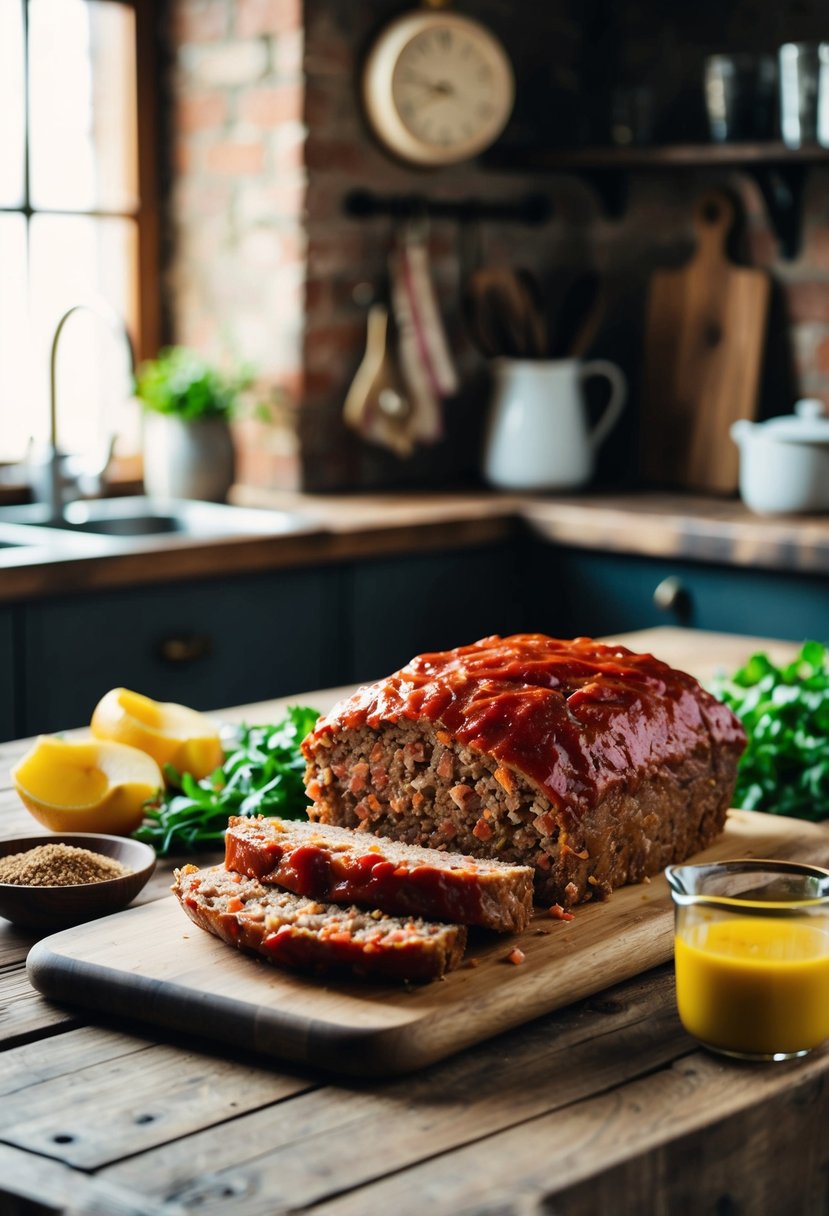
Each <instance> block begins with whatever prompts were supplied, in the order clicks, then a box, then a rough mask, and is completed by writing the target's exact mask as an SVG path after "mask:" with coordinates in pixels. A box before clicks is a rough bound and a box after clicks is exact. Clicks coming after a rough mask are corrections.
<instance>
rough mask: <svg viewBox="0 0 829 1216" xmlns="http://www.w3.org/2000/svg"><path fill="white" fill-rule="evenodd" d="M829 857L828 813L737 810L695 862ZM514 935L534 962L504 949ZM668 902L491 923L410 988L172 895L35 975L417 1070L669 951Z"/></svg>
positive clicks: (269, 1044) (367, 1071)
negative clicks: (208, 919) (517, 959)
mask: <svg viewBox="0 0 829 1216" xmlns="http://www.w3.org/2000/svg"><path fill="white" fill-rule="evenodd" d="M745 856H749V857H751V856H753V857H764V856H765V857H778V858H798V859H800V860H809V861H812V862H814V863H815V864H821V863H824V864H825V863H826V862H829V830H827V828H826V827H825V826H822V825H815V824H810V823H805V822H802V821H799V820H792V819H782V818H778V817H775V816H772V815H762V814H758V813H755V812H751V811H732V812H731V814H730V816H729V821H728V825H727V827H726V831H725V833H724V834H723V836H722V837H721V838H720V840H719V841H718V842H717V843H716V844H715V845H714V846H713V847H712V848H710V849H708V850H706V852H705V853H702V854H699V855H698V857H697V858H695V859H694V860H715V859H722V858H727V857H731V858H733V857H745ZM515 946H519V947H520V948H521V950H523V951H524V953H525V955H526V960H525V962H523V963H521V964H520V965H518V966H516V965H515V964H513V963H511V962H509V961H508V955H509V953H510V951H511V950H512V949H513V947H515ZM672 949H673V912H672V905H671V900H670V895H669V892H668V887H667V883H666V881H665V879H664V877H662V876H661V875H660V876H659V877H657V878H654V879H653V880H652V881H651V882H650V883H643V884H640V885H638V886H631V887H625V888H623V889H621V890H619V891H616V892H614V894H613V895H612V896H611V898H610V899H609V900H607V901H606V902H604V903H601V904H595V905H589V904H588V905H585V906H584V907H581V908H578V909H577V910H576V914H575V917H574V919H573V920H572V921H567V922H564V921H557V920H553V919H551V918H550V917H549V916H548V915H546V914H544V913H542V912H539V913H538V914H537V915H536V917H535V919H534V921H533V923H532V924H531V925H530V927H529V928H528V929H527V930H526V932H524V933H522V934H520V935H518V936H509V937H506V936H505V937H496V936H495V935H483V934H481V936H479V937H478V938H476V939H475V940H474V941H473V942H472V943H471V945H470V948H469V951H468V959H469V960H470V961H471V963H472V965H471V966H470V965H464V966H462V967H461V968H460V969H459V970H457V971H454V972H452V973H451V974H450V975H448V976H447V977H446V978H445V979H444V980H443V981H440V982H435V983H432V984H427V985H422V986H417V987H414V986H412V987H400V986H391V985H377V984H364V983H359V982H357V981H353V982H352V981H347V982H346V981H337V982H334V981H327V982H323V981H321V980H314V979H310V978H305V977H302V976H298V975H292V974H290V973H288V972H285V971H279V970H277V969H276V968H275V967H272V966H271V965H270V964H269V963H267V962H265V961H264V960H261V959H257V958H254V957H251V956H247V955H242V954H240V953H239V952H237V951H236V950H234V949H233V948H232V947H230V946H227V945H225V944H224V943H222V942H220V941H219V940H218V939H216V938H213V937H211V936H210V935H209V934H207V933H205V932H203V931H202V930H200V929H198V928H197V927H196V926H195V925H193V924H192V923H191V922H190V921H189V920H188V919H187V917H186V916H185V914H184V912H182V910H181V908H180V907H179V906H178V903H177V902H176V900H175V899H174V897H173V896H170V897H169V899H162V900H158V901H156V902H154V903H150V904H144V905H142V906H140V907H136V908H132V909H129V910H127V911H126V912H121V913H118V914H117V915H115V916H109V917H106V918H105V919H103V920H99V921H93V922H91V923H89V924H86V925H80V926H77V927H76V928H73V929H66V930H64V931H63V932H61V933H58V934H55V935H54V936H52V937H49V938H45V939H44V940H43V941H41V942H39V943H38V944H37V945H35V946H34V948H33V949H32V951H31V952H30V954H29V959H28V970H29V977H30V979H31V981H32V983H33V984H34V986H35V987H36V988H37V989H39V990H40V992H42V993H43V994H44V995H45V996H48V997H51V998H52V999H54V1000H57V1001H65V1002H68V1003H69V1004H77V1005H81V1006H84V1007H86V1008H91V1009H93V1010H96V1011H100V1012H103V1013H110V1014H117V1015H121V1016H123V1017H128V1018H130V1019H142V1020H146V1021H147V1022H150V1023H156V1024H159V1025H163V1026H167V1027H172V1028H174V1029H176V1030H179V1031H184V1032H186V1033H192V1034H193V1035H194V1036H206V1037H208V1038H212V1039H216V1040H218V1041H220V1042H224V1043H230V1044H233V1045H235V1046H237V1047H243V1048H244V1049H246V1050H253V1051H256V1052H260V1053H262V1054H263V1055H266V1056H278V1057H282V1058H284V1059H287V1060H292V1061H298V1062H301V1063H304V1064H311V1065H314V1066H315V1067H318V1068H323V1069H328V1070H333V1071H336V1072H344V1073H354V1074H359V1075H360V1076H382V1075H386V1074H392V1073H401V1072H407V1071H409V1070H412V1069H415V1068H422V1067H424V1066H425V1065H428V1064H431V1063H433V1062H434V1061H436V1060H440V1059H442V1058H443V1057H445V1056H448V1055H451V1054H452V1053H453V1052H456V1051H459V1050H460V1049H461V1048H463V1047H468V1046H470V1045H471V1044H473V1043H478V1042H480V1041H481V1040H483V1039H486V1038H489V1037H491V1036H492V1035H495V1034H498V1033H499V1032H500V1031H504V1030H507V1029H509V1028H511V1027H514V1026H517V1025H520V1024H521V1023H523V1022H527V1021H529V1020H530V1019H532V1018H535V1017H538V1016H539V1015H540V1014H543V1013H548V1012H550V1011H551V1010H554V1009H558V1008H561V1007H563V1006H565V1005H569V1004H572V1002H574V1001H577V1000H580V999H582V998H584V997H587V996H590V995H592V994H594V993H596V992H600V991H602V990H604V989H606V988H608V987H610V986H611V985H612V984H616V983H619V982H620V981H622V980H625V979H629V978H630V977H631V976H634V975H638V974H640V973H641V972H643V971H647V970H648V969H649V968H651V967H655V966H657V965H658V964H660V963H664V962H666V961H667V960H668V959H670V958H671V955H672Z"/></svg>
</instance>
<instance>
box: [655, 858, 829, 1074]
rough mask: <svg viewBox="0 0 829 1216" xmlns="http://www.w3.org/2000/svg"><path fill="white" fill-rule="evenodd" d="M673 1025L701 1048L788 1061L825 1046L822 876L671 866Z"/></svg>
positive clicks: (828, 1014)
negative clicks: (679, 1026)
mask: <svg viewBox="0 0 829 1216" xmlns="http://www.w3.org/2000/svg"><path fill="white" fill-rule="evenodd" d="M665 875H666V878H667V880H668V885H669V887H670V890H671V895H672V897H673V901H674V964H675V969H676V996H677V1006H678V1008H679V1016H680V1020H681V1022H682V1024H683V1026H684V1027H685V1029H686V1030H687V1031H688V1033H689V1034H692V1035H693V1036H694V1038H696V1039H698V1040H699V1042H700V1043H702V1044H703V1045H704V1046H705V1047H708V1048H710V1049H711V1050H713V1051H717V1052H720V1053H723V1054H725V1055H729V1056H735V1057H737V1058H739V1059H746V1060H789V1059H793V1058H794V1057H796V1056H802V1055H806V1054H807V1053H808V1052H809V1051H811V1050H813V1049H814V1048H815V1047H818V1046H819V1045H820V1044H821V1043H822V1042H823V1041H824V1040H825V1039H827V1038H829V870H824V869H821V868H819V867H817V866H809V865H801V864H799V863H797V862H787V861H764V860H751V859H737V860H734V861H723V862H714V863H711V864H709V865H690V866H669V867H668V868H667V870H666V871H665Z"/></svg>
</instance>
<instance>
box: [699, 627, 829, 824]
mask: <svg viewBox="0 0 829 1216" xmlns="http://www.w3.org/2000/svg"><path fill="white" fill-rule="evenodd" d="M712 691H713V692H714V694H715V695H716V696H718V697H719V698H720V700H722V701H724V702H725V704H726V705H728V706H729V707H730V708H731V709H732V710H733V711H734V713H735V714H736V715H737V717H738V718H740V720H741V721H742V723H743V726H744V727H745V729H746V734H747V735H748V746H747V748H746V750H745V752H744V753H743V757H742V759H741V761H740V766H739V769H738V772H737V789H736V791H735V796H734V805H735V806H740V807H744V808H745V809H747V810H756V811H769V812H771V813H772V814H775V815H790V816H792V817H793V818H797V819H812V820H821V819H829V650H827V647H826V646H824V645H823V644H822V643H820V642H815V641H809V642H805V643H804V645H803V646H802V648H801V650H800V652H799V654H798V655H797V657H796V658H795V659H794V660H793V661H792V662H791V663H788V664H785V665H784V666H782V667H778V666H776V665H775V664H774V663H773V662H772V661H771V659H770V658H769V657H768V655H767V654H763V653H760V654H755V655H752V657H751V658H750V659H749V660H748V662H747V663H746V664H745V665H744V666H743V667H741V668H740V669H739V670H738V671H736V672H735V673H734V675H732V676H731V677H730V678H729V679H726V678H718V679H717V680H715V681H714V683H713V685H712Z"/></svg>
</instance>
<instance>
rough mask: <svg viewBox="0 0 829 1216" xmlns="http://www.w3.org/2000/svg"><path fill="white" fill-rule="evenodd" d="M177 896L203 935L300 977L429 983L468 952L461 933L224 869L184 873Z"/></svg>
mask: <svg viewBox="0 0 829 1216" xmlns="http://www.w3.org/2000/svg"><path fill="white" fill-rule="evenodd" d="M172 889H173V893H174V894H175V895H176V896H177V898H178V900H179V902H180V903H181V906H182V907H183V908H184V910H185V912H186V913H187V915H188V916H189V917H190V919H191V920H192V921H193V922H194V923H195V924H197V925H199V926H200V928H202V929H206V930H207V932H208V933H212V934H213V935H214V937H219V938H221V939H222V941H225V942H229V943H230V945H232V946H237V947H238V948H239V949H240V950H246V951H249V952H252V953H255V954H261V955H263V956H264V957H265V958H266V959H268V961H269V962H272V963H277V964H279V965H280V966H284V967H291V968H294V969H295V970H298V971H310V972H314V973H318V974H329V973H340V972H346V973H349V972H350V973H351V974H354V975H358V976H376V977H387V978H391V979H402V980H431V979H437V978H438V977H439V976H441V975H443V974H445V972H447V971H451V970H452V968H453V967H457V965H458V963H459V962H460V961H461V959H462V957H463V952H464V949H465V946H466V929H465V928H464V926H463V925H442V924H434V923H430V922H428V921H424V920H419V919H415V918H406V919H401V918H398V917H391V916H384V915H383V914H382V913H381V912H378V911H374V912H366V911H363V910H361V909H359V908H355V907H350V908H349V907H339V906H336V905H334V904H321V903H317V901H316V900H313V899H305V898H304V897H303V896H301V895H294V894H292V892H290V891H281V890H279V889H277V888H276V887H265V886H263V885H262V884H261V883H260V882H257V880H256V879H255V878H245V877H243V876H242V875H241V874H236V873H233V872H232V871H230V870H227V869H226V868H225V867H224V866H210V867H209V868H207V869H201V870H200V869H198V868H197V867H196V866H193V865H187V866H183V867H182V868H181V869H180V870H176V871H175V882H174V884H173V888H172Z"/></svg>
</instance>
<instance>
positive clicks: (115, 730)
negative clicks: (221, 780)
mask: <svg viewBox="0 0 829 1216" xmlns="http://www.w3.org/2000/svg"><path fill="white" fill-rule="evenodd" d="M91 727H92V733H93V735H95V737H96V738H98V739H113V740H115V742H116V743H127V744H129V746H130V747H138V748H140V749H141V751H142V752H146V753H147V755H148V756H152V758H153V760H155V762H156V763H157V764H160V765H164V764H172V766H173V768H175V769H177V770H178V771H179V772H180V773H191V774H192V775H193V777H195V779H196V780H197V781H199V780H200V779H201V778H202V777H206V776H208V774H209V773H212V772H213V770H214V769H216V768H218V767H219V765H220V764H221V763H222V761H223V760H224V750H223V748H222V744H221V740H220V738H219V732H218V729H217V728H216V726H215V725H214V724H213V722H211V721H210V719H209V718H208V717H206V716H205V715H204V714H200V713H198V712H197V711H196V710H195V709H188V708H187V706H186V705H175V704H173V703H172V702H169V701H153V700H152V699H151V698H150V697H145V696H142V694H141V693H139V692H130V691H129V689H127V688H113V689H111V690H110V692H108V693H107V694H106V696H104V697H102V698H101V700H100V701H99V702H98V704H97V705H96V706H95V711H94V713H93V714H92V723H91Z"/></svg>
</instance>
